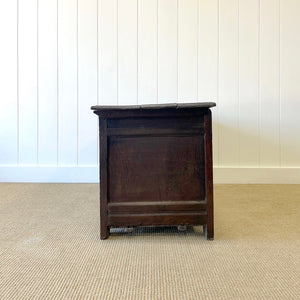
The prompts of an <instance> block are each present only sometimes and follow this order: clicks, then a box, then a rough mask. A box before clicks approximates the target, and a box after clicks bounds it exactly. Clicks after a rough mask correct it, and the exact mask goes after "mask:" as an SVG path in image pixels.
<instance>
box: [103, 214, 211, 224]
mask: <svg viewBox="0 0 300 300" xmlns="http://www.w3.org/2000/svg"><path fill="white" fill-rule="evenodd" d="M206 222H207V216H206V215H204V214H201V213H193V214H192V213H190V214H188V213H185V214H184V213H181V214H175V213H166V214H149V215H145V214H136V215H134V214H130V215H109V216H108V225H109V226H112V225H113V226H139V225H140V226H147V225H180V224H182V225H184V224H192V225H198V224H205V223H206Z"/></svg>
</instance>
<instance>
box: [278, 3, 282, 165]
mask: <svg viewBox="0 0 300 300" xmlns="http://www.w3.org/2000/svg"><path fill="white" fill-rule="evenodd" d="M278 38H279V166H280V167H281V166H282V144H281V107H282V105H281V0H279V37H278Z"/></svg>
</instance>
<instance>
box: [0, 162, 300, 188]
mask: <svg viewBox="0 0 300 300" xmlns="http://www.w3.org/2000/svg"><path fill="white" fill-rule="evenodd" d="M0 182H49V183H51V182H53V183H54V182H61V183H98V182H99V169H98V166H0ZM214 183H216V184H218V183H220V184H221V183H222V184H252V183H253V184H254V183H256V184H300V167H299V168H228V167H226V168H222V167H219V168H214Z"/></svg>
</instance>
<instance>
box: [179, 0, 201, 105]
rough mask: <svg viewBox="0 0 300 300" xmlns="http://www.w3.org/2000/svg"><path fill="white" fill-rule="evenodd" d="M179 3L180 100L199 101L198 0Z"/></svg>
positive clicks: (185, 0) (180, 1) (186, 0)
mask: <svg viewBox="0 0 300 300" xmlns="http://www.w3.org/2000/svg"><path fill="white" fill-rule="evenodd" d="M178 3H179V5H178V101H179V102H197V97H198V87H197V84H198V82H197V80H198V77H197V76H198V53H197V51H198V0H179V2H178Z"/></svg>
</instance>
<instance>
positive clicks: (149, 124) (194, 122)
mask: <svg viewBox="0 0 300 300" xmlns="http://www.w3.org/2000/svg"><path fill="white" fill-rule="evenodd" d="M107 126H108V128H125V129H128V128H152V129H154V128H172V129H192V128H203V116H200V117H198V116H197V117H189V118H182V117H169V118H168V119H166V118H165V119H162V118H134V119H133V118H124V119H109V120H108V121H107Z"/></svg>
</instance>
